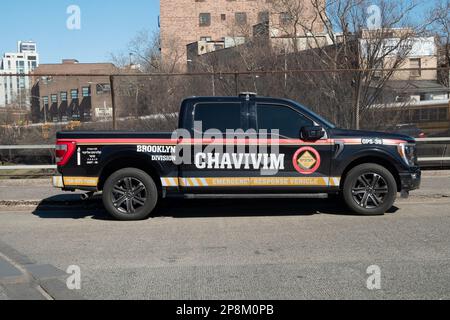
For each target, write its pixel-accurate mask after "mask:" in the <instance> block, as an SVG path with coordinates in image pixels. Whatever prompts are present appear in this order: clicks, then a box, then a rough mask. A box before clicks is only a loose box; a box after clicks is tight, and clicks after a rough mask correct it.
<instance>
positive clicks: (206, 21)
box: [199, 13, 211, 27]
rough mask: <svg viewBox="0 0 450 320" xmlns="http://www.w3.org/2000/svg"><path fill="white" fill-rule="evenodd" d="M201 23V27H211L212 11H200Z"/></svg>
mask: <svg viewBox="0 0 450 320" xmlns="http://www.w3.org/2000/svg"><path fill="white" fill-rule="evenodd" d="M199 25H200V27H209V26H210V25H211V14H210V13H200V16H199Z"/></svg>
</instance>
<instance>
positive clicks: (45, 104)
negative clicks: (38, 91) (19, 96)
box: [42, 97, 48, 107]
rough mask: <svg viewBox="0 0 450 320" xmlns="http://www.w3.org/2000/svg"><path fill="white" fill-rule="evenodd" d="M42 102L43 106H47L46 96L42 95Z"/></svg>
mask: <svg viewBox="0 0 450 320" xmlns="http://www.w3.org/2000/svg"><path fill="white" fill-rule="evenodd" d="M42 103H43V104H44V107H47V106H48V97H42Z"/></svg>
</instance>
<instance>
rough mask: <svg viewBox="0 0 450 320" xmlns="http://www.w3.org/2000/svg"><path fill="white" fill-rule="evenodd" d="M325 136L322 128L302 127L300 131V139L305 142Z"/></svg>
mask: <svg viewBox="0 0 450 320" xmlns="http://www.w3.org/2000/svg"><path fill="white" fill-rule="evenodd" d="M324 136H325V130H323V128H322V127H303V128H302V129H301V130H300V138H301V139H303V140H305V141H316V140H319V139H322V138H323V137H324Z"/></svg>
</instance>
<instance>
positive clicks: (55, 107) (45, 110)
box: [31, 59, 116, 122]
mask: <svg viewBox="0 0 450 320" xmlns="http://www.w3.org/2000/svg"><path fill="white" fill-rule="evenodd" d="M114 72H116V67H115V66H114V65H113V64H112V63H79V62H78V61H77V60H72V59H70V60H69V59H68V60H63V61H62V63H59V64H41V65H40V66H39V67H38V68H37V69H36V70H35V71H34V73H35V74H39V75H41V76H36V77H33V87H32V99H31V100H32V117H33V122H41V121H45V122H59V121H62V122H66V121H89V120H91V119H92V118H96V117H103V116H105V114H108V111H110V110H111V108H112V102H111V84H110V79H109V76H104V75H108V74H111V73H114ZM46 74H61V75H66V74H67V75H69V74H70V75H72V76H42V75H46ZM86 74H89V75H90V76H82V75H86ZM96 74H98V75H99V76H96ZM77 75H78V76H77Z"/></svg>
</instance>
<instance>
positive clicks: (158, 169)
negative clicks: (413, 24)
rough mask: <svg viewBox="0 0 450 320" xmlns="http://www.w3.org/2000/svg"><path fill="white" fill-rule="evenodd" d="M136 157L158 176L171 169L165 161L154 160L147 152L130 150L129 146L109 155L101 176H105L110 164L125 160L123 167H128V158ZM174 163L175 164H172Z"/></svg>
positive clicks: (100, 173) (135, 158)
mask: <svg viewBox="0 0 450 320" xmlns="http://www.w3.org/2000/svg"><path fill="white" fill-rule="evenodd" d="M127 159H128V160H129V159H134V160H136V161H137V162H139V164H140V165H142V166H143V167H149V169H150V170H152V171H154V172H155V173H156V174H157V175H158V176H160V177H161V176H163V175H164V174H165V172H168V171H169V168H165V167H164V166H163V163H160V162H157V161H152V159H151V157H150V156H149V155H148V154H146V153H138V152H136V151H130V150H129V149H128V148H127V149H124V150H120V151H117V152H113V153H112V154H110V155H108V156H107V157H106V158H105V160H103V162H104V164H105V165H104V166H103V167H102V169H101V170H100V172H99V177H103V174H104V173H105V170H108V168H109V167H110V165H111V164H112V163H114V162H116V161H117V162H118V163H120V162H121V161H122V162H123V167H124V168H125V167H127V163H126V160H127ZM172 165H173V164H172Z"/></svg>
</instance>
